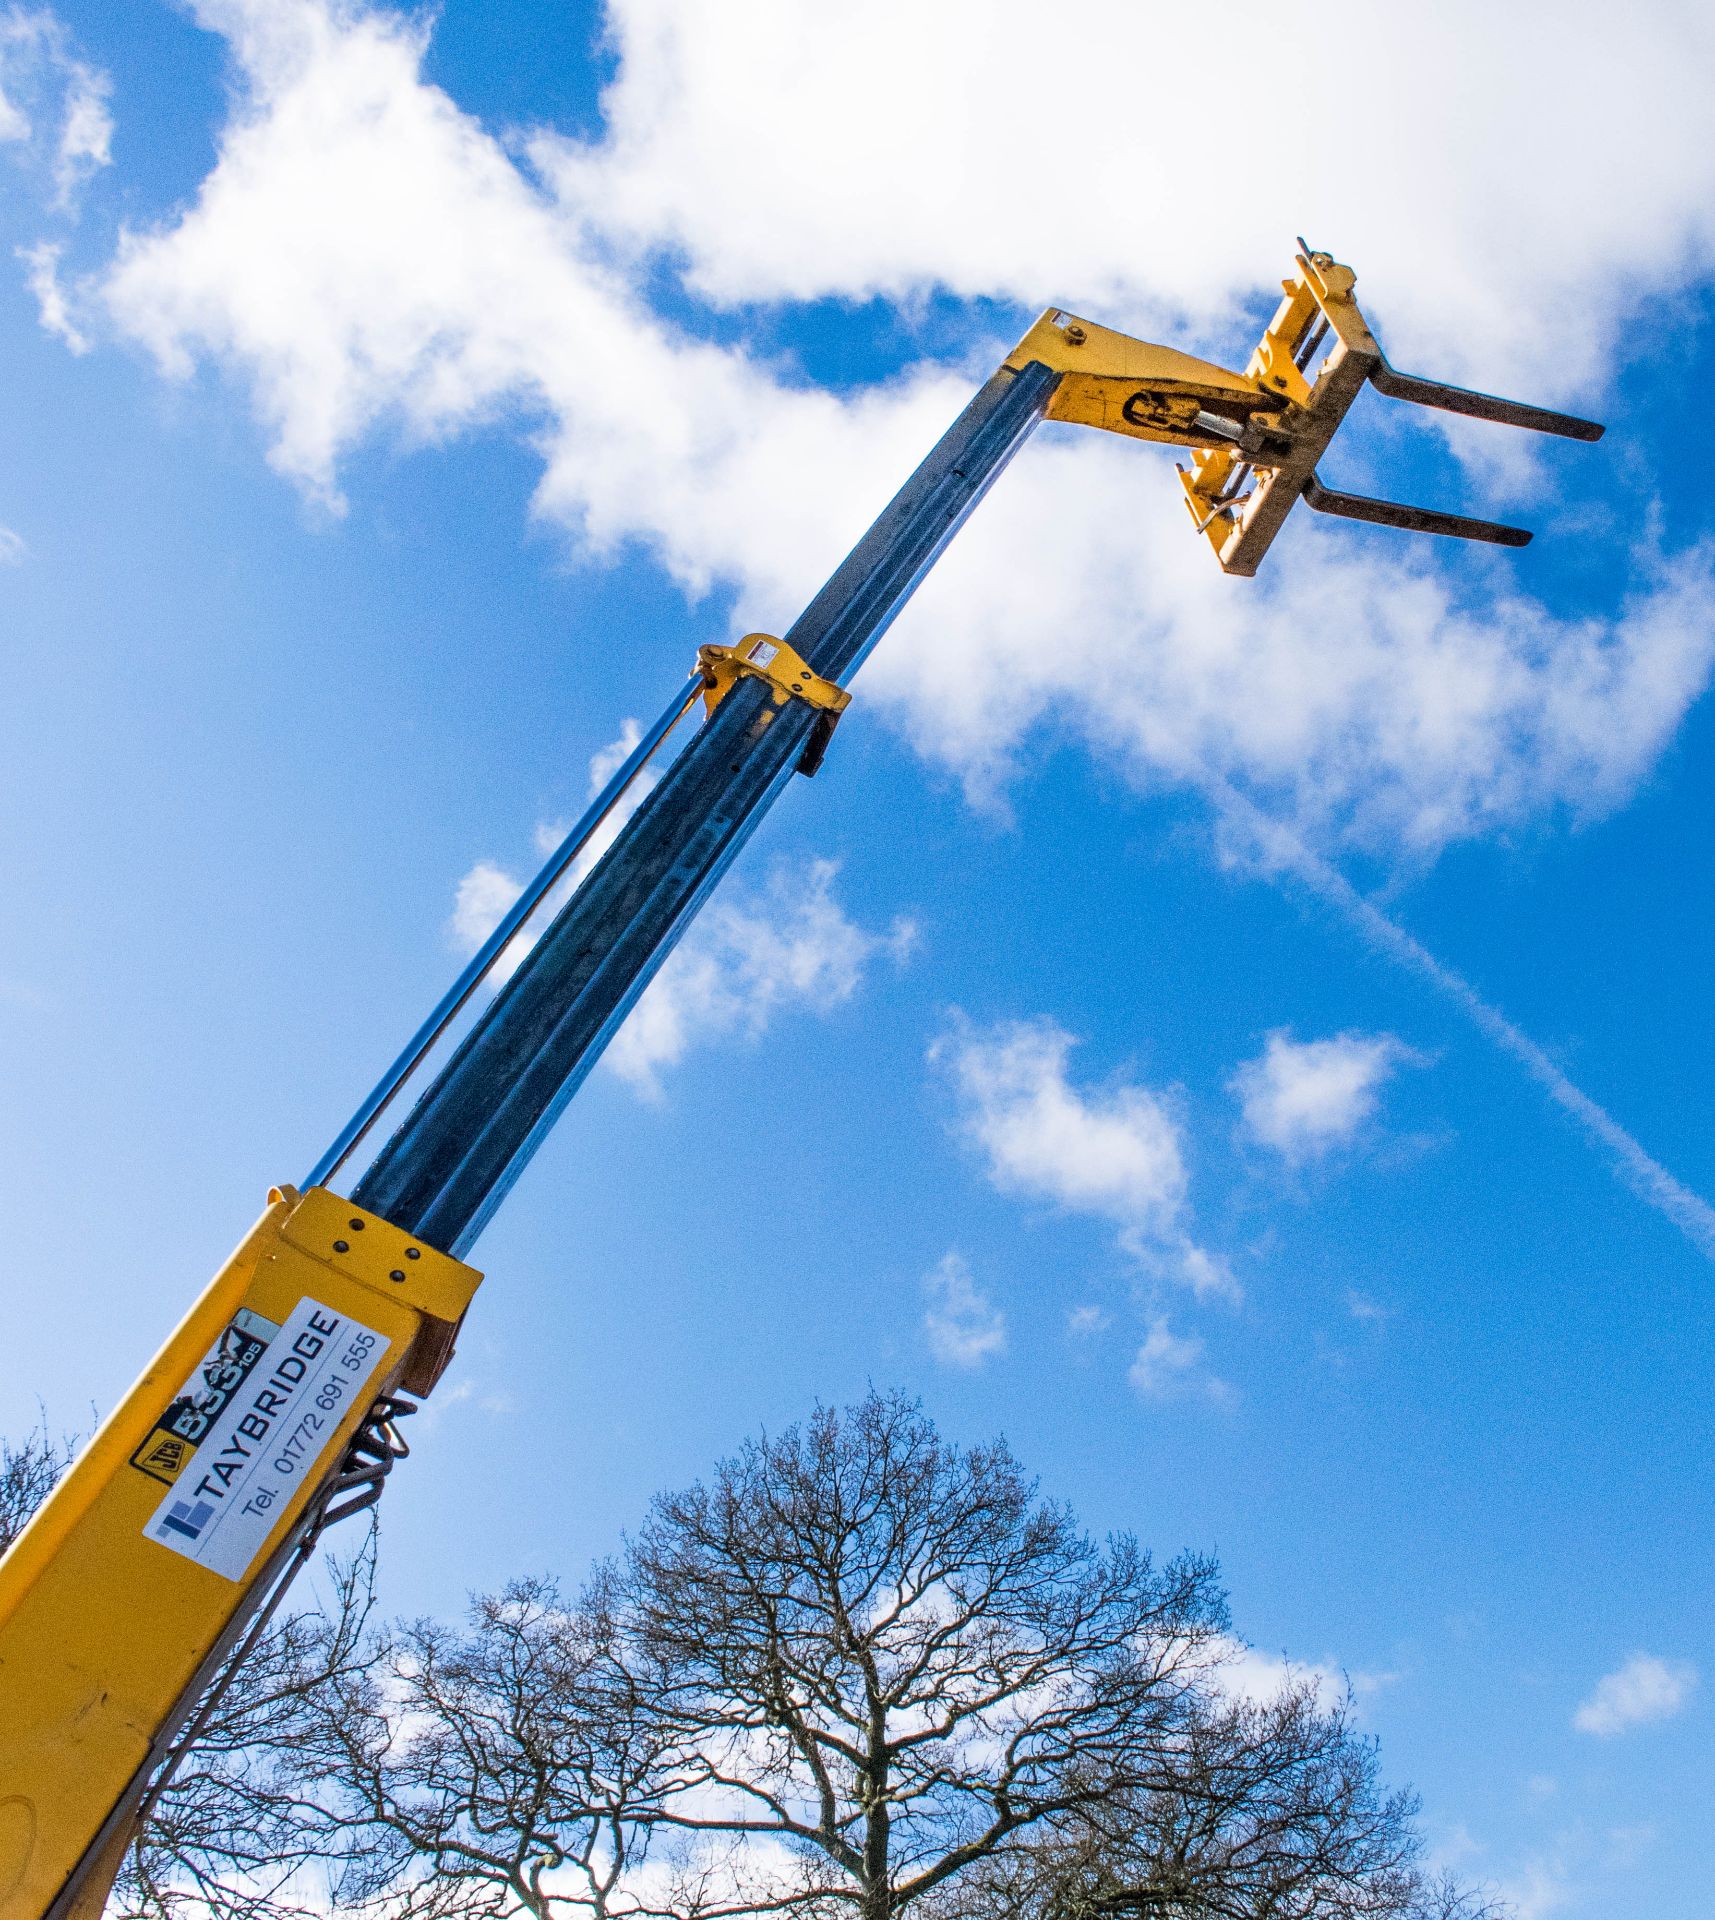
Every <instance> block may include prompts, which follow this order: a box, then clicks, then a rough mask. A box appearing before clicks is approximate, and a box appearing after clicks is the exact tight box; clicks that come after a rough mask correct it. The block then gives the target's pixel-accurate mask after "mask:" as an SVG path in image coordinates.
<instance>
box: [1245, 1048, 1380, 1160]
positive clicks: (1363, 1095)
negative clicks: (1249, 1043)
mask: <svg viewBox="0 0 1715 1920" xmlns="http://www.w3.org/2000/svg"><path fill="white" fill-rule="evenodd" d="M1414 1058H1416V1056H1415V1055H1414V1054H1413V1052H1412V1050H1411V1049H1410V1048H1409V1047H1407V1046H1405V1045H1404V1044H1403V1043H1402V1042H1401V1041H1399V1040H1397V1039H1395V1038H1394V1036H1393V1035H1392V1034H1391V1033H1339V1034H1335V1035H1334V1036H1333V1038H1332V1039H1328V1040H1294V1039H1293V1038H1292V1035H1291V1034H1290V1033H1289V1032H1288V1031H1287V1029H1286V1028H1284V1027H1281V1028H1277V1029H1276V1030H1275V1031H1274V1032H1273V1033H1271V1034H1270V1035H1269V1036H1268V1040H1267V1044H1266V1045H1265V1046H1264V1048H1263V1051H1262V1052H1261V1053H1260V1054H1259V1055H1258V1056H1257V1058H1256V1059H1254V1060H1247V1061H1246V1062H1245V1063H1244V1065H1243V1066H1241V1067H1240V1068H1239V1069H1238V1071H1237V1072H1236V1073H1235V1074H1234V1075H1233V1077H1232V1079H1231V1080H1229V1081H1228V1083H1227V1085H1228V1088H1229V1089H1230V1091H1231V1092H1232V1093H1234V1094H1235V1095H1236V1096H1237V1097H1238V1100H1239V1102H1240V1105H1241V1106H1242V1108H1243V1112H1244V1126H1245V1130H1246V1131H1247V1132H1248V1133H1249V1134H1250V1135H1251V1137H1252V1138H1253V1139H1255V1140H1259V1141H1261V1143H1262V1144H1263V1145H1264V1146H1266V1147H1272V1148H1273V1149H1274V1150H1275V1152H1276V1153H1278V1154H1280V1155H1281V1157H1282V1158H1283V1159H1286V1160H1289V1161H1292V1162H1294V1163H1295V1164H1296V1163H1299V1162H1302V1161H1306V1160H1314V1159H1317V1158H1319V1157H1320V1156H1321V1155H1323V1154H1326V1153H1328V1152H1329V1151H1330V1150H1331V1149H1333V1148H1334V1147H1338V1146H1344V1145H1345V1144H1346V1143H1347V1142H1348V1141H1350V1140H1351V1139H1352V1138H1353V1136H1354V1135H1355V1134H1356V1133H1357V1131H1358V1129H1359V1128H1360V1127H1361V1126H1362V1125H1363V1124H1364V1122H1365V1121H1366V1120H1368V1119H1369V1118H1370V1117H1371V1116H1372V1115H1373V1114H1374V1113H1375V1110H1376V1106H1377V1095H1378V1090H1379V1089H1380V1087H1381V1085H1382V1083H1383V1082H1384V1081H1385V1080H1386V1079H1387V1078H1388V1076H1389V1075H1390V1074H1391V1073H1392V1072H1393V1070H1394V1069H1395V1067H1397V1066H1398V1065H1399V1064H1400V1063H1401V1062H1402V1061H1407V1060H1412V1059H1414Z"/></svg>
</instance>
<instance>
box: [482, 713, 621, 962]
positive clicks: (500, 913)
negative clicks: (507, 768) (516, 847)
mask: <svg viewBox="0 0 1715 1920" xmlns="http://www.w3.org/2000/svg"><path fill="white" fill-rule="evenodd" d="M641 737H642V736H641V731H640V729H639V727H638V724H637V722H636V721H635V720H623V721H621V722H620V728H619V737H618V738H617V739H616V740H611V741H609V742H608V744H607V745H606V746H605V747H598V748H597V749H596V751H595V752H594V753H593V754H592V755H591V756H590V774H589V790H590V798H591V799H592V800H593V799H595V797H596V796H597V795H598V794H599V793H600V792H601V790H602V788H603V787H605V786H606V785H607V783H608V781H609V780H610V779H611V778H612V777H613V775H614V774H615V773H617V772H618V771H619V768H620V767H621V766H622V765H623V764H624V762H625V761H626V760H628V759H629V758H630V757H631V754H632V753H633V751H634V750H635V749H636V746H637V743H638V740H639V739H640V738H641ZM658 778H659V775H658V774H657V772H656V770H655V768H654V767H653V766H648V767H645V768H644V769H643V770H642V772H641V773H639V774H638V776H637V778H636V779H635V780H634V781H633V782H632V784H631V785H630V787H628V788H627V789H626V791H625V793H624V794H623V795H622V796H621V798H620V800H619V802H618V803H617V804H616V805H615V806H614V808H613V810H612V811H611V812H610V813H609V814H608V815H607V816H606V817H605V818H604V819H603V820H602V821H601V823H600V824H599V825H598V826H597V827H596V829H595V831H594V832H593V833H592V834H591V835H590V837H589V839H588V840H587V841H586V842H585V843H584V847H583V851H582V852H581V853H579V854H578V855H577V856H576V857H575V858H574V859H573V861H572V863H571V865H570V866H569V867H568V868H567V869H566V871H565V873H564V874H563V875H562V876H561V877H560V879H559V880H557V881H556V882H555V883H554V885H553V886H552V887H550V888H549V889H548V892H547V894H546V895H545V896H544V898H543V899H542V900H541V901H540V902H539V903H538V905H537V908H536V911H535V914H534V915H533V917H532V918H531V920H530V922H529V924H528V925H527V926H525V927H524V928H523V929H522V930H521V931H520V932H518V933H517V934H515V935H514V936H513V938H512V939H511V940H510V941H508V943H507V945H506V948H505V951H504V952H503V953H502V954H501V955H500V956H499V958H498V959H497V960H496V961H495V963H494V966H493V968H492V969H491V971H490V973H489V976H488V977H489V981H490V984H492V985H494V986H499V985H501V984H503V983H504V982H505V981H507V980H509V979H510V978H511V977H512V975H513V974H514V973H516V972H517V970H518V968H519V966H520V964H521V963H522V962H523V959H524V956H525V955H526V954H527V953H528V952H529V951H530V949H531V948H532V947H533V946H534V945H535V944H536V941H537V939H538V938H539V937H540V935H541V932H542V929H543V928H544V927H547V926H549V925H550V924H551V923H552V921H553V919H554V916H555V914H557V913H558V912H559V910H560V908H561V907H563V906H564V905H565V903H566V901H567V900H568V899H569V898H570V897H571V895H572V894H573V893H574V892H575V891H576V890H577V889H578V888H579V887H580V886H582V885H583V883H584V880H585V879H586V878H587V877H588V875H589V873H590V870H591V869H592V868H593V867H594V866H595V864H596V862H597V861H599V860H600V859H601V857H602V855H603V854H604V853H606V852H607V850H608V848H609V847H611V846H612V845H613V843H614V841H615V840H617V839H618V838H619V833H620V829H621V828H622V827H623V826H624V825H625V823H626V821H627V820H629V819H630V818H631V816H632V815H633V814H634V813H635V812H636V811H637V809H638V808H639V807H640V806H641V805H642V804H643V802H644V800H645V798H646V797H647V796H648V793H649V790H650V789H651V788H652V787H653V786H654V784H655V782H656V780H657V779H658ZM571 826H572V823H571V822H570V821H565V820H559V821H556V820H539V821H537V823H536V827H535V830H534V831H533V833H532V834H531V836H530V837H531V841H532V843H533V845H534V847H535V849H536V852H537V854H538V855H539V856H540V857H541V858H542V859H543V860H546V859H547V858H548V856H549V855H550V854H552V853H553V852H554V851H555V849H556V848H557V847H558V846H559V845H560V843H561V842H562V841H563V840H564V839H565V837H566V835H567V834H568V833H569V832H570V831H571ZM523 891H524V882H523V881H522V880H518V879H515V878H514V877H513V875H512V874H510V873H508V872H507V871H506V869H505V868H504V867H501V866H498V865H496V863H495V862H494V861H492V860H478V861H477V862H476V863H475V865H473V866H472V867H471V869H470V871H469V872H468V873H466V874H465V876H464V878H463V879H462V880H460V882H459V884H458V891H457V894H456V896H455V898H454V901H453V911H452V916H451V918H450V919H449V920H448V922H447V932H448V936H449V937H450V939H451V940H452V943H453V945H454V946H455V947H457V948H459V949H460V950H461V951H462V952H464V953H475V952H476V950H477V949H478V948H479V947H480V946H481V945H482V943H483V942H484V941H485V940H486V939H487V938H488V936H489V935H490V934H491V933H492V932H493V931H494V929H495V928H496V927H497V926H499V924H500V922H501V919H502V918H503V917H504V915H505V913H506V911H507V909H508V908H509V907H510V906H511V905H512V903H513V901H514V900H516V899H517V898H518V896H519V895H520V894H521V893H522V892H523Z"/></svg>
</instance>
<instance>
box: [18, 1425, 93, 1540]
mask: <svg viewBox="0 0 1715 1920" xmlns="http://www.w3.org/2000/svg"><path fill="white" fill-rule="evenodd" d="M76 1450H77V1442H76V1440H75V1439H74V1438H73V1437H72V1436H71V1435H69V1434H67V1435H62V1436H61V1437H60V1438H59V1439H57V1440H56V1439H55V1438H54V1436H53V1434H52V1433H51V1432H50V1431H49V1428H48V1421H47V1415H46V1414H43V1415H42V1417H41V1419H40V1420H39V1421H38V1422H37V1424H36V1426H35V1428H34V1430H33V1431H32V1432H30V1433H27V1434H25V1436H24V1438H23V1439H22V1440H21V1441H19V1442H18V1444H17V1445H15V1446H14V1445H13V1443H12V1442H11V1441H10V1440H0V1553H4V1552H5V1551H6V1549H7V1548H8V1547H9V1546H11V1544H12V1542H13V1541H14V1540H16V1539H17V1537H18V1535H19V1534H21V1533H22V1532H23V1531H24V1526H25V1523H26V1522H27V1521H28V1520H29V1518H30V1515H31V1514H33V1513H34V1512H35V1510H36V1509H37V1508H38V1507H39V1506H40V1505H41V1504H42V1502H43V1501H44V1500H45V1499H47V1497H48V1495H49V1494H50V1493H52V1492H53V1490H54V1487H55V1485H56V1483H57V1482H58V1480H59V1477H60V1475H61V1474H62V1473H64V1472H65V1470H66V1468H67V1467H68V1466H69V1465H70V1464H71V1457H72V1454H73V1453H74V1452H75V1451H76Z"/></svg>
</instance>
